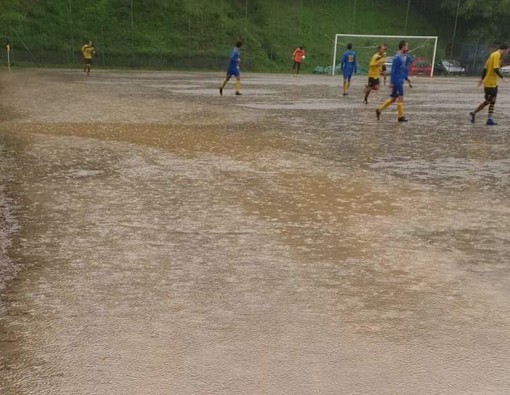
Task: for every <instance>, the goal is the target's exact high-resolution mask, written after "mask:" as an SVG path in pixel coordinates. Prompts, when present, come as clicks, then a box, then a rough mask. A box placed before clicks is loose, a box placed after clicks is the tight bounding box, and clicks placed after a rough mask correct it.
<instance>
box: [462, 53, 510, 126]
mask: <svg viewBox="0 0 510 395" xmlns="http://www.w3.org/2000/svg"><path fill="white" fill-rule="evenodd" d="M506 53H508V45H507V44H502V45H500V47H499V49H498V50H497V51H494V52H493V53H491V54H490V56H489V58H488V59H487V62H485V66H484V68H483V73H482V78H481V80H480V82H479V83H478V86H480V85H482V84H483V87H484V91H485V100H484V101H483V103H481V104H480V105H479V106H478V107H477V108H476V110H475V111H473V112H470V113H469V115H470V116H471V122H472V123H475V117H476V113H478V112H480V111H482V110H483V109H484V108H485V107H486V106H487V105H488V106H489V115H488V118H487V125H496V122H494V119H492V116H493V114H494V107H495V106H496V97H497V96H498V77H499V78H501V80H502V81H505V78H504V77H503V74H501V72H500V71H499V68H500V67H501V57H502V56H503V55H504V54H506ZM505 82H506V81H505Z"/></svg>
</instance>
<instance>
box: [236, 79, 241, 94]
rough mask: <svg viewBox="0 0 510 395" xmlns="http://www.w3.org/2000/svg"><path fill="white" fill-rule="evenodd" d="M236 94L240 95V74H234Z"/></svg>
mask: <svg viewBox="0 0 510 395" xmlns="http://www.w3.org/2000/svg"><path fill="white" fill-rule="evenodd" d="M236 95H237V96H241V75H240V74H238V75H236Z"/></svg>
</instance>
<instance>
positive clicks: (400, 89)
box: [375, 41, 408, 122]
mask: <svg viewBox="0 0 510 395" xmlns="http://www.w3.org/2000/svg"><path fill="white" fill-rule="evenodd" d="M407 51H408V44H407V41H401V42H400V43H399V44H398V52H397V54H396V55H395V57H394V58H393V64H392V66H391V76H390V88H391V94H390V97H389V99H387V100H386V101H385V102H384V103H383V104H382V106H380V107H379V108H378V109H376V110H375V114H376V116H377V120H379V119H380V118H381V113H382V112H383V111H384V110H385V109H386V108H388V107H389V106H390V105H392V104H393V103H395V102H396V103H397V113H398V117H397V120H398V122H407V118H406V117H404V81H405V78H406V60H405V53H406V52H407Z"/></svg>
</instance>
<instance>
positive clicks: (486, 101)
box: [469, 88, 491, 123]
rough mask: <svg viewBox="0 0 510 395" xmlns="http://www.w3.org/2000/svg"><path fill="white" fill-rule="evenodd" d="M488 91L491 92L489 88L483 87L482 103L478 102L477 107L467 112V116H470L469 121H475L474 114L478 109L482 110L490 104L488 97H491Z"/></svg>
mask: <svg viewBox="0 0 510 395" xmlns="http://www.w3.org/2000/svg"><path fill="white" fill-rule="evenodd" d="M490 93H491V92H490V88H485V97H484V99H485V100H484V101H483V102H482V103H480V104H479V105H478V107H476V109H475V110H474V111H473V112H470V113H469V116H470V117H471V123H475V117H476V114H477V113H479V112H480V111H482V110H483V109H484V108H485V107H487V106H488V105H489V104H490V99H491V95H490Z"/></svg>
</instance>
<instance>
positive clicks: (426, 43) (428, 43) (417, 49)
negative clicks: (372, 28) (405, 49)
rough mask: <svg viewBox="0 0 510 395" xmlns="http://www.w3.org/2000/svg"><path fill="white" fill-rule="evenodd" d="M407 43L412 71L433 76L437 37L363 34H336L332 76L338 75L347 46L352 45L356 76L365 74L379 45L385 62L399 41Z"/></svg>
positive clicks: (396, 47)
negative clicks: (412, 61) (385, 46)
mask: <svg viewBox="0 0 510 395" xmlns="http://www.w3.org/2000/svg"><path fill="white" fill-rule="evenodd" d="M402 40H406V41H407V42H408V43H409V53H410V55H411V56H412V57H413V59H414V60H415V65H414V66H413V70H414V72H415V73H417V74H422V75H427V76H430V77H432V76H433V75H434V65H435V63H436V51H437V36H380V35H365V34H336V35H335V43H334V49H333V64H332V75H335V74H340V73H341V71H340V63H341V62H342V55H343V53H344V52H345V51H346V50H347V44H352V49H353V50H354V51H356V55H357V60H358V74H366V73H367V70H368V64H369V63H370V58H371V57H372V55H373V54H374V53H375V52H376V51H377V47H378V46H379V45H380V44H386V45H387V46H388V51H387V52H386V58H387V62H391V57H392V56H393V55H395V54H396V53H397V51H398V44H399V42H400V41H402Z"/></svg>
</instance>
